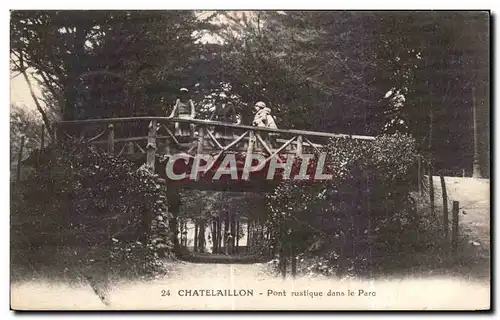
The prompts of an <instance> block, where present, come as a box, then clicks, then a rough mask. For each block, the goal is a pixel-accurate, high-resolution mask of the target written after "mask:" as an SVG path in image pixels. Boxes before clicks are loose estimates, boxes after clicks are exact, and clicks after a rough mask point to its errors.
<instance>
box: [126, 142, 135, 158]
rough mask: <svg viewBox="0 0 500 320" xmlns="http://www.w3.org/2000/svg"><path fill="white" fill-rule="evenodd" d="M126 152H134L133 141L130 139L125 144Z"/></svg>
mask: <svg viewBox="0 0 500 320" xmlns="http://www.w3.org/2000/svg"><path fill="white" fill-rule="evenodd" d="M127 154H131V155H132V154H134V143H133V142H132V141H130V142H129V143H128V144H127Z"/></svg>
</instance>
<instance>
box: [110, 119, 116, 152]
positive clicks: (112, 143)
mask: <svg viewBox="0 0 500 320" xmlns="http://www.w3.org/2000/svg"><path fill="white" fill-rule="evenodd" d="M108 153H109V154H110V155H114V154H115V126H114V125H113V124H110V125H109V126H108Z"/></svg>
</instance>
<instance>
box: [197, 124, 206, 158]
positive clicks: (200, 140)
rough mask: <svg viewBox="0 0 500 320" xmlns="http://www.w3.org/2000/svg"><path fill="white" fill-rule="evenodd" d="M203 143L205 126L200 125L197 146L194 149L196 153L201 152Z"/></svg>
mask: <svg viewBox="0 0 500 320" xmlns="http://www.w3.org/2000/svg"><path fill="white" fill-rule="evenodd" d="M204 143H205V127H204V126H200V130H198V147H197V149H196V152H197V154H202V153H203V144H204Z"/></svg>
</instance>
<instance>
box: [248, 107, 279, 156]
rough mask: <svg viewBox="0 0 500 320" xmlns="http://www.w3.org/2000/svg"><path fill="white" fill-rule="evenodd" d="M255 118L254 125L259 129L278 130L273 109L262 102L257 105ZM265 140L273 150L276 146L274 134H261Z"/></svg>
mask: <svg viewBox="0 0 500 320" xmlns="http://www.w3.org/2000/svg"><path fill="white" fill-rule="evenodd" d="M254 108H255V111H256V113H255V117H254V120H253V125H254V126H257V127H264V128H271V129H277V128H278V126H277V125H276V121H275V119H274V117H273V116H272V115H271V108H269V107H267V106H266V104H265V103H264V102H262V101H259V102H257V103H256V104H255V107H254ZM261 135H262V136H263V138H264V140H265V141H266V142H267V144H268V145H269V147H270V148H271V149H272V148H273V145H274V144H275V137H274V135H275V134H274V133H269V134H264V133H261Z"/></svg>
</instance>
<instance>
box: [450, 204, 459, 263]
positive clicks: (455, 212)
mask: <svg viewBox="0 0 500 320" xmlns="http://www.w3.org/2000/svg"><path fill="white" fill-rule="evenodd" d="M458 211H459V203H458V201H453V215H452V227H451V252H452V255H453V257H456V254H457V248H458Z"/></svg>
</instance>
